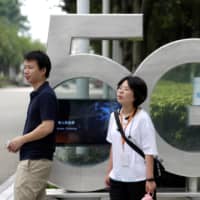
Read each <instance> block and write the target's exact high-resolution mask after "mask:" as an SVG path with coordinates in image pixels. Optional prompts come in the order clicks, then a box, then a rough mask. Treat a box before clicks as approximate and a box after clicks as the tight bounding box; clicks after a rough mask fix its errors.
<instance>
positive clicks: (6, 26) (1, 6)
mask: <svg viewBox="0 0 200 200" xmlns="http://www.w3.org/2000/svg"><path fill="white" fill-rule="evenodd" d="M20 5H21V4H20V3H19V1H18V0H0V30H1V31H0V73H1V74H3V75H5V76H9V69H11V68H12V69H13V71H15V72H18V71H19V67H20V65H21V62H22V59H23V55H24V53H25V52H27V51H30V50H34V49H40V50H45V47H44V45H43V44H41V43H40V42H39V41H32V40H31V38H29V37H25V36H23V35H22V34H19V32H21V33H22V32H23V31H27V30H28V29H27V26H26V23H27V19H26V17H25V16H22V15H21V13H20Z"/></svg>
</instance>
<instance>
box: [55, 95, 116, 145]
mask: <svg viewBox="0 0 200 200" xmlns="http://www.w3.org/2000/svg"><path fill="white" fill-rule="evenodd" d="M58 101H59V115H58V121H57V127H56V142H57V145H76V144H77V145H89V144H106V135H107V128H108V122H109V117H110V113H111V112H113V111H114V110H117V109H118V108H119V104H118V103H117V102H116V101H115V100H94V99H92V100H88V99H87V100H82V99H81V100H79V99H74V100H73V99H60V100H58Z"/></svg>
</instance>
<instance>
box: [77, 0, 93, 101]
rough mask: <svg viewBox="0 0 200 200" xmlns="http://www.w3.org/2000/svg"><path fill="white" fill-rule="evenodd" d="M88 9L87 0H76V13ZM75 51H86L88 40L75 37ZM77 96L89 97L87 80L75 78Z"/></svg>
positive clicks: (85, 11) (88, 2) (87, 49)
mask: <svg viewBox="0 0 200 200" xmlns="http://www.w3.org/2000/svg"><path fill="white" fill-rule="evenodd" d="M89 10H90V1H89V0H77V14H88V13H89ZM75 43H76V49H77V52H76V53H88V51H89V40H88V39H77V41H75ZM77 98H80V99H88V98H89V80H88V79H78V80H77Z"/></svg>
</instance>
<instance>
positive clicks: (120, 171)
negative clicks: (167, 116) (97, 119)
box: [106, 109, 157, 182]
mask: <svg viewBox="0 0 200 200" xmlns="http://www.w3.org/2000/svg"><path fill="white" fill-rule="evenodd" d="M125 135H126V137H127V138H128V139H129V140H131V141H132V142H133V143H134V144H136V145H137V146H138V147H139V148H141V149H142V150H143V152H144V154H145V155H157V146H156V139H155V128H154V126H153V123H152V121H151V118H150V117H149V115H148V114H147V113H146V112H145V111H144V110H143V109H140V110H138V111H137V113H136V114H135V116H134V117H133V118H132V120H131V121H130V123H129V124H128V126H127V127H126V129H125ZM106 140H107V141H108V142H109V143H111V144H112V159H113V168H112V170H111V172H110V175H109V176H110V177H111V178H112V179H114V180H118V181H123V182H137V181H142V180H145V179H146V166H145V160H144V158H142V157H141V156H140V155H139V154H138V153H137V152H135V151H134V150H133V149H132V148H131V147H130V146H129V145H128V144H126V142H125V144H122V137H121V134H120V132H119V131H118V128H117V124H116V122H115V117H114V113H112V114H111V116H110V121H109V126H108V133H107V138H106Z"/></svg>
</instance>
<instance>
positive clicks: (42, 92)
mask: <svg viewBox="0 0 200 200" xmlns="http://www.w3.org/2000/svg"><path fill="white" fill-rule="evenodd" d="M56 117H57V99H56V95H55V93H54V91H53V89H52V88H51V87H50V86H49V83H48V82H45V83H44V84H43V85H41V86H40V87H39V88H38V89H37V90H36V91H33V92H32V93H31V94H30V104H29V107H28V112H27V118H26V122H25V126H24V131H23V134H24V135H25V134H27V133H29V132H31V131H32V130H34V129H35V128H36V127H37V126H38V125H40V124H41V123H42V121H44V120H54V121H55V125H56ZM54 151H55V129H54V131H53V132H52V133H50V134H48V135H47V136H46V137H44V138H42V139H39V140H36V141H33V142H28V143H26V144H24V145H23V146H22V147H21V149H20V160H25V159H32V160H37V159H49V160H52V159H53V153H54Z"/></svg>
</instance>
